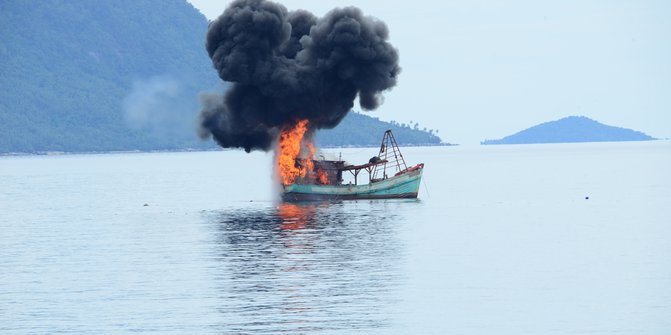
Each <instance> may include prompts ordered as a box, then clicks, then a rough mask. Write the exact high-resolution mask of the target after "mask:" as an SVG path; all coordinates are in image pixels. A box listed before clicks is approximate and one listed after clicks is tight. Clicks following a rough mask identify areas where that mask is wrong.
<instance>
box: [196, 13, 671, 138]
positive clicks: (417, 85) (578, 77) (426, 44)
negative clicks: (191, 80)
mask: <svg viewBox="0 0 671 335" xmlns="http://www.w3.org/2000/svg"><path fill="white" fill-rule="evenodd" d="M189 2H191V3H192V4H193V5H194V7H196V8H197V9H199V10H200V11H201V12H202V13H203V14H204V15H205V16H206V17H207V18H208V19H210V20H213V19H215V18H216V17H218V16H219V15H220V14H221V13H222V12H223V11H224V10H225V9H226V7H227V6H228V4H229V3H230V2H231V1H222V0H218V1H217V0H189ZM276 2H279V3H282V4H283V5H284V6H285V7H287V9H288V10H296V9H305V10H308V11H310V12H312V13H314V14H315V15H317V16H322V15H324V14H325V13H326V12H328V11H329V10H331V9H333V8H336V7H346V6H356V7H359V8H361V9H362V10H363V12H364V13H365V14H366V15H369V16H374V17H376V18H378V19H380V20H382V21H384V22H385V23H386V24H387V26H388V27H389V31H390V43H391V44H392V45H394V46H395V47H396V48H397V49H398V50H399V54H400V64H401V68H402V72H401V74H400V76H399V79H398V85H397V86H396V87H394V88H393V89H392V90H391V91H389V92H386V93H385V95H384V96H385V102H384V104H383V105H382V106H381V107H380V108H378V109H377V110H375V111H372V112H366V113H367V114H368V115H370V116H373V117H378V118H380V119H382V120H387V121H388V120H395V121H398V122H402V123H408V122H410V121H412V122H418V123H419V125H420V128H424V127H426V128H428V129H436V130H438V131H439V133H438V135H439V136H440V137H441V138H442V140H443V141H444V142H450V143H459V144H478V143H479V142H480V141H483V140H485V139H498V138H501V137H504V136H507V135H510V134H513V133H515V132H518V131H520V130H523V129H526V128H528V127H531V126H534V125H536V124H539V123H542V122H548V121H553V120H558V119H560V118H563V117H566V116H571V115H583V116H587V117H589V118H592V119H594V120H596V121H599V122H601V123H604V124H607V125H612V126H618V127H625V128H631V129H635V130H639V131H642V132H644V133H646V134H648V135H650V136H653V137H656V138H671V20H670V19H669V18H671V2H670V1H645V0H641V1H634V0H630V1H619V0H582V1H578V0H575V1H537V0H533V1H514V0H512V1H502V0H453V1H450V0H443V1H438V0H427V1H416V2H408V1H405V2H400V1H395V2H386V1H380V0H358V1H353V0H319V1H314V0H283V1H276ZM357 108H358V105H355V110H358V109H357Z"/></svg>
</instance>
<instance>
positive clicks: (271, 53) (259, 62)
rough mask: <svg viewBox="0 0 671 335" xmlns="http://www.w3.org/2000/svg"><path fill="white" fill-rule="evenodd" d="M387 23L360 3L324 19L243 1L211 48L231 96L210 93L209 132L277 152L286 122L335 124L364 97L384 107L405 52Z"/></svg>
mask: <svg viewBox="0 0 671 335" xmlns="http://www.w3.org/2000/svg"><path fill="white" fill-rule="evenodd" d="M388 36H389V32H388V29H387V26H386V25H385V24H384V23H383V22H381V21H379V20H377V19H375V18H373V17H369V16H364V15H363V13H362V12H361V10H360V9H358V8H355V7H347V8H338V9H334V10H332V11H330V12H329V13H327V14H326V15H325V16H324V17H322V18H317V17H315V16H314V15H313V14H311V13H309V12H307V11H303V10H298V11H294V12H288V11H287V9H286V8H285V7H284V6H282V5H281V4H278V3H274V2H270V1H265V0H238V1H235V2H233V3H232V4H231V5H230V6H229V7H228V8H227V9H226V10H225V11H224V13H223V14H221V16H219V18H217V19H216V20H214V21H213V22H211V23H210V26H209V29H208V32H207V40H206V49H207V52H208V54H209V55H210V58H211V59H212V63H213V64H214V68H215V69H216V70H217V72H218V73H219V77H221V79H223V80H224V81H227V82H230V83H232V86H231V87H230V89H229V90H228V91H227V92H226V94H225V95H223V96H221V95H216V94H215V95H207V96H202V97H201V100H202V103H203V109H202V111H201V113H200V116H199V121H200V122H199V124H200V129H199V133H200V135H201V137H203V138H207V137H209V135H212V136H213V138H214V139H215V140H216V141H217V143H219V145H221V146H222V147H225V148H232V147H238V148H244V149H245V150H246V151H247V152H250V151H251V150H257V149H258V150H269V149H270V147H271V144H272V142H273V140H274V139H275V138H276V137H277V136H278V134H279V132H280V130H281V129H282V127H285V126H287V125H293V124H294V123H295V122H297V120H300V119H308V120H309V121H310V127H311V130H314V129H320V128H333V127H335V126H336V125H338V123H340V121H341V120H342V119H343V118H344V117H345V115H346V114H347V113H348V112H349V111H350V110H351V109H352V107H353V105H354V100H355V98H356V97H357V96H358V97H359V103H360V105H361V107H362V108H363V109H365V110H372V109H375V108H377V107H378V106H379V105H380V103H381V98H382V97H381V94H382V92H383V91H385V90H388V89H390V88H392V87H393V86H394V85H396V78H397V76H398V74H399V72H400V67H399V65H398V52H397V50H396V49H395V48H394V47H393V46H392V45H391V44H389V43H388V42H387V39H388Z"/></svg>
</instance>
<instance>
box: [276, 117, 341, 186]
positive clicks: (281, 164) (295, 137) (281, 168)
mask: <svg viewBox="0 0 671 335" xmlns="http://www.w3.org/2000/svg"><path fill="white" fill-rule="evenodd" d="M307 130H308V120H300V121H298V122H297V123H296V125H295V126H293V127H287V128H284V129H282V131H281V132H280V139H279V143H278V153H277V171H278V173H279V177H280V181H281V182H282V184H283V185H289V184H293V183H295V182H296V179H298V178H306V177H307V178H308V179H309V180H312V181H314V180H315V179H317V180H319V181H320V182H321V183H322V184H324V185H327V184H329V181H328V175H327V174H326V172H325V171H323V170H321V169H317V176H316V178H315V176H314V169H315V166H314V156H315V147H314V145H313V144H312V143H311V142H310V140H309V139H308V138H305V133H306V132H307ZM305 150H307V153H306V152H304V151H305ZM301 154H303V155H302V156H303V157H301ZM306 156H307V157H306ZM297 158H299V160H298V161H299V162H298V163H297V160H296V159H297Z"/></svg>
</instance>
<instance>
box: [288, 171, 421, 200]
mask: <svg viewBox="0 0 671 335" xmlns="http://www.w3.org/2000/svg"><path fill="white" fill-rule="evenodd" d="M422 170H423V168H418V169H415V170H413V171H409V172H406V173H403V174H401V175H398V176H394V177H391V178H388V179H385V180H381V181H378V182H374V183H370V184H366V185H308V184H291V185H286V186H284V192H283V193H282V200H284V201H319V200H360V199H398V198H417V193H418V192H419V185H420V182H421V180H422Z"/></svg>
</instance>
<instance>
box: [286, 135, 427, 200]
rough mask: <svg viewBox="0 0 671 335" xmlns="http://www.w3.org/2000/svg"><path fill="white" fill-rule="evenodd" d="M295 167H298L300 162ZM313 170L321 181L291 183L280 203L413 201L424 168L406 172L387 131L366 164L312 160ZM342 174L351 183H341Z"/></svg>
mask: <svg viewBox="0 0 671 335" xmlns="http://www.w3.org/2000/svg"><path fill="white" fill-rule="evenodd" d="M297 163H298V164H300V161H299V162H297ZM313 169H314V172H315V174H322V173H323V174H324V175H325V177H320V178H317V179H306V180H297V181H296V182H295V183H292V184H289V185H283V188H284V189H283V193H282V199H283V200H285V201H306V200H307V201H310V200H356V199H394V198H417V193H418V192H419V185H420V181H421V179H422V170H423V169H424V164H423V163H420V164H417V165H415V166H412V167H410V168H408V167H407V165H406V163H405V159H404V158H403V155H402V154H401V150H400V149H399V147H398V144H397V143H396V139H395V138H394V135H393V134H392V132H391V130H387V131H386V132H385V133H384V136H383V138H382V145H381V146H380V151H379V153H378V155H377V156H374V157H373V158H371V159H370V160H369V161H368V163H366V164H361V165H348V164H346V163H345V161H342V160H337V161H335V160H315V161H314V167H313ZM361 171H366V172H367V173H368V183H365V184H359V173H360V172H361ZM345 172H347V173H351V175H352V177H353V182H349V183H347V184H345V183H344V182H343V173H345ZM389 174H393V175H391V176H390V175H389Z"/></svg>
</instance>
